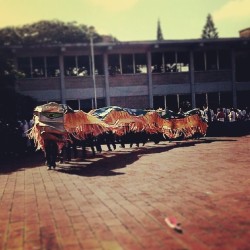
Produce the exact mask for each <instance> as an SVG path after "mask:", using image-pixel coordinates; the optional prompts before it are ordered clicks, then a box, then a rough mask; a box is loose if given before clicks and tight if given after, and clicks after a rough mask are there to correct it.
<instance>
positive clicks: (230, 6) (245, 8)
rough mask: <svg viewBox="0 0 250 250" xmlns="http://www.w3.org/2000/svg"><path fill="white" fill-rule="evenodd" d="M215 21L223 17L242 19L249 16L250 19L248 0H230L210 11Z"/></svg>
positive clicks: (249, 0)
mask: <svg viewBox="0 0 250 250" xmlns="http://www.w3.org/2000/svg"><path fill="white" fill-rule="evenodd" d="M212 16H213V19H214V20H215V21H220V20H224V19H231V20H236V19H237V20H242V19H246V18H249V21H250V0H230V1H229V2H228V3H226V4H225V5H224V6H222V7H221V8H220V9H218V10H216V11H214V12H213V13H212Z"/></svg>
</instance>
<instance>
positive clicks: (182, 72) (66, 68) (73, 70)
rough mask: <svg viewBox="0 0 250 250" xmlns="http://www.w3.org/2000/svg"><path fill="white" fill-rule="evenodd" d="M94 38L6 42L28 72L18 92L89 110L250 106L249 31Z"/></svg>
mask: <svg viewBox="0 0 250 250" xmlns="http://www.w3.org/2000/svg"><path fill="white" fill-rule="evenodd" d="M244 34H245V33H244ZM92 45H93V46H91V43H79V44H61V45H33V46H32V45H30V46H10V47H8V48H5V49H8V50H9V52H10V53H11V55H12V56H13V57H14V58H15V64H16V67H17V69H18V70H19V71H21V72H22V73H23V77H22V78H20V79H18V81H17V84H16V89H17V91H18V92H20V93H22V94H24V95H28V96H31V97H34V98H35V99H37V100H38V102H39V104H43V103H46V102H50V101H55V102H58V103H65V104H68V105H69V106H70V107H72V108H73V109H82V110H84V111H89V110H90V109H92V108H95V107H97V108H100V107H104V106H121V107H127V108H142V109H152V108H154V109H157V108H159V107H161V108H165V107H168V108H169V109H172V110H177V109H178V107H181V106H182V105H187V104H188V103H190V104H191V107H190V109H191V108H195V107H200V108H202V106H203V105H204V104H205V103H207V104H208V105H209V106H210V107H211V108H217V107H220V106H221V107H235V108H243V107H246V106H248V107H249V105H250V37H249V36H244V35H242V36H240V37H236V38H217V39H185V40H163V41H156V40H154V41H131V42H102V43H93V44H92ZM93 72H94V74H93Z"/></svg>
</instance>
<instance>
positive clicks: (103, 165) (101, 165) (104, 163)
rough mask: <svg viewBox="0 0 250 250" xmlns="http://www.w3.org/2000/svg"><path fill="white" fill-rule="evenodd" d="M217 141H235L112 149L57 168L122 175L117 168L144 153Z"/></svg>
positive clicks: (205, 140)
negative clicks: (121, 149) (122, 149)
mask: <svg viewBox="0 0 250 250" xmlns="http://www.w3.org/2000/svg"><path fill="white" fill-rule="evenodd" d="M216 141H235V140H232V139H222V138H220V139H215V138H211V139H208V138H206V139H200V140H195V141H194V140H193V141H190V140H189V141H172V142H170V143H169V144H165V143H164V144H158V145H151V146H144V147H139V148H132V149H131V150H129V149H128V150H129V151H112V152H108V153H106V154H103V155H98V156H96V157H93V158H92V159H96V160H95V161H94V160H92V159H91V158H90V159H87V160H84V161H79V162H69V163H68V164H61V165H59V166H58V168H57V169H56V170H57V171H58V172H61V173H66V174H73V175H79V176H85V177H94V176H115V175H122V174H124V173H122V172H117V171H114V170H116V169H122V168H125V167H127V166H128V165H130V164H132V163H134V162H135V161H137V160H138V159H139V158H140V157H141V156H142V155H146V154H157V153H162V152H167V151H169V150H171V149H174V148H178V147H191V146H195V145H196V144H199V143H212V142H216Z"/></svg>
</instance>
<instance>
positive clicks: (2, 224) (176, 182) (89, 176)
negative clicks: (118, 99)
mask: <svg viewBox="0 0 250 250" xmlns="http://www.w3.org/2000/svg"><path fill="white" fill-rule="evenodd" d="M249 162H250V136H243V137H218V138H216V137H214V138H202V139H200V140H186V141H178V142H160V143H159V144H158V145H155V144H153V143H147V144H146V145H145V146H143V147H142V146H140V147H138V148H137V147H132V148H129V147H126V148H125V149H124V148H119V147H117V150H115V151H112V152H109V151H108V150H107V148H105V147H104V150H103V152H102V153H101V154H98V155H97V156H96V157H88V158H87V159H85V160H81V159H74V160H72V161H70V162H69V163H63V164H58V165H57V168H56V170H51V171H47V169H46V166H44V165H43V164H44V160H43V154H42V153H41V152H40V153H39V152H37V153H35V154H33V155H30V156H29V157H23V158H21V159H18V160H17V159H9V160H8V161H5V162H4V164H1V163H0V164H1V165H0V249H3V250H16V249H18V250H20V249H25V250H29V249H34V250H47V249H53V250H64V249H65V250H70V249H72V250H76V249H87V250H90V249H92V250H93V249H95V250H116V249H117V250H119V249H122V250H145V249H150V250H161V249H173V250H180V249H182V250H184V249H187V250H203V249H204V250H217V249H218V250H227V249H228V250H236V249H237V250H238V249H239V250H240V249H242V250H243V249H244V250H246V249H250V241H249V237H250V234H249V228H250V215H249V211H250V198H249V197H250V189H249V186H250V171H249V170H250V169H249V168H250V165H249ZM166 216H174V217H175V218H176V219H177V220H178V222H179V223H181V227H182V229H183V233H182V234H180V233H178V232H176V231H175V230H173V229H171V228H169V227H168V226H167V224H166V223H165V221H164V219H165V218H166Z"/></svg>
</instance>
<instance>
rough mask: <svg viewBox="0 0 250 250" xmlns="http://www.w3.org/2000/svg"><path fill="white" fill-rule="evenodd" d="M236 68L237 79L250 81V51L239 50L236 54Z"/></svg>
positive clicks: (238, 80)
mask: <svg viewBox="0 0 250 250" xmlns="http://www.w3.org/2000/svg"><path fill="white" fill-rule="evenodd" d="M235 61H236V62H235V69H236V81H237V82H248V81H250V70H249V65H250V52H248V53H247V52H245V51H242V52H239V53H238V54H237V55H235Z"/></svg>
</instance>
